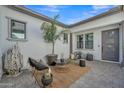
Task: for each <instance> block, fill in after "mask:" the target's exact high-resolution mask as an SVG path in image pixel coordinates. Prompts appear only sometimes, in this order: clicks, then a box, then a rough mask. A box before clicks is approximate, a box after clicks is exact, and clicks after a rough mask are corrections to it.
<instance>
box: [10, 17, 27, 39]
mask: <svg viewBox="0 0 124 93" xmlns="http://www.w3.org/2000/svg"><path fill="white" fill-rule="evenodd" d="M12 21H13V22H18V23H22V24H24V38H17V39H15V38H12V32H13V29H12ZM10 25H11V29H10V38H11V39H15V40H26V23H25V22H22V21H18V20H15V19H11V22H10Z"/></svg>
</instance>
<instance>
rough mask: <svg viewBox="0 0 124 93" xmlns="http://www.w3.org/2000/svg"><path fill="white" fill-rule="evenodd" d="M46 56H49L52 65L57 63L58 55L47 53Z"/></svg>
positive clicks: (48, 59)
mask: <svg viewBox="0 0 124 93" xmlns="http://www.w3.org/2000/svg"><path fill="white" fill-rule="evenodd" d="M46 57H47V61H48V62H47V63H48V65H51V66H55V65H56V62H57V58H58V55H55V54H50V55H47V56H46Z"/></svg>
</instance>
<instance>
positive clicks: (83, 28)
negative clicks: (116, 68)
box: [71, 12, 124, 62]
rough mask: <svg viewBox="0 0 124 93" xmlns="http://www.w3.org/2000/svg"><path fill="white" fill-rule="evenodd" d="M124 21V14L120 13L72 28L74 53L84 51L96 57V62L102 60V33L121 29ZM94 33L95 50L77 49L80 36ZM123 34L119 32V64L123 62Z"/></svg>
mask: <svg viewBox="0 0 124 93" xmlns="http://www.w3.org/2000/svg"><path fill="white" fill-rule="evenodd" d="M122 20H124V13H122V12H120V13H117V14H113V15H111V16H106V17H103V18H100V19H97V20H94V21H91V22H88V23H85V24H82V25H79V26H75V27H73V28H71V31H72V33H73V52H74V51H82V52H83V53H85V54H87V53H91V54H93V55H94V59H95V60H101V59H102V58H101V55H102V54H101V49H102V48H101V47H102V39H101V38H102V36H101V35H102V31H104V30H109V29H114V28H119V23H120V22H121V21H122ZM90 32H93V34H94V43H93V47H94V48H93V49H77V44H76V43H77V41H76V40H77V38H76V36H77V35H78V34H85V33H90ZM121 35H122V32H121V31H119V36H120V37H119V48H120V49H119V62H122V36H121Z"/></svg>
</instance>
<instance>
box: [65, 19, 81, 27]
mask: <svg viewBox="0 0 124 93" xmlns="http://www.w3.org/2000/svg"><path fill="white" fill-rule="evenodd" d="M81 20H83V18H81V17H77V18H68V19H67V20H66V21H65V22H64V23H66V24H69V25H70V24H74V23H77V22H79V21H81Z"/></svg>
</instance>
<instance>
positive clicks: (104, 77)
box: [70, 61, 124, 88]
mask: <svg viewBox="0 0 124 93" xmlns="http://www.w3.org/2000/svg"><path fill="white" fill-rule="evenodd" d="M86 64H87V66H90V67H91V71H89V72H88V73H87V74H85V75H83V76H82V77H81V78H80V79H79V80H77V81H76V82H75V83H73V84H72V85H71V86H70V87H71V88H123V87H124V69H122V68H120V66H119V64H114V63H107V62H95V61H94V62H92V61H91V62H86Z"/></svg>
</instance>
